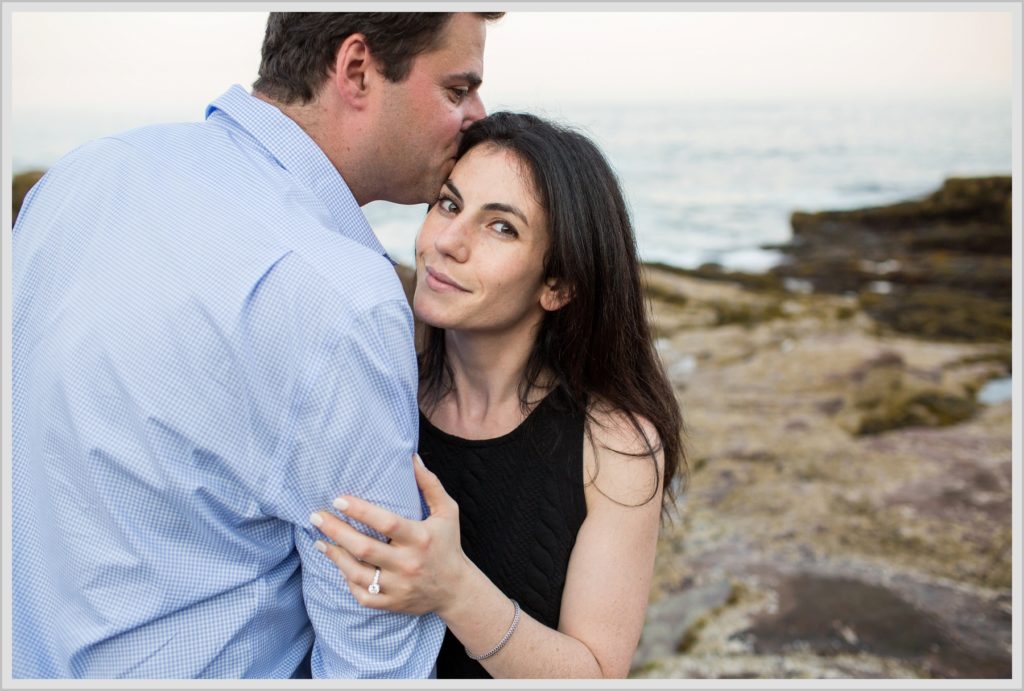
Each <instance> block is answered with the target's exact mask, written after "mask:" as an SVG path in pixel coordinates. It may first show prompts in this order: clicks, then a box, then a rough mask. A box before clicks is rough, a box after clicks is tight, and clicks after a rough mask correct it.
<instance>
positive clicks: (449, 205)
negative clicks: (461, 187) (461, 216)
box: [437, 197, 459, 214]
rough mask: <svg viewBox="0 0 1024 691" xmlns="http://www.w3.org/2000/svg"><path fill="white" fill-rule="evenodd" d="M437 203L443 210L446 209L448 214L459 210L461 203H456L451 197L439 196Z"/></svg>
mask: <svg viewBox="0 0 1024 691" xmlns="http://www.w3.org/2000/svg"><path fill="white" fill-rule="evenodd" d="M437 205H438V206H439V207H440V208H441V211H444V212H445V213H446V214H454V213H458V211H459V205H458V204H456V203H455V200H454V199H452V198H451V197H441V198H439V199H438V200H437Z"/></svg>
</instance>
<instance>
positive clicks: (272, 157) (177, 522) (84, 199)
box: [12, 13, 496, 678]
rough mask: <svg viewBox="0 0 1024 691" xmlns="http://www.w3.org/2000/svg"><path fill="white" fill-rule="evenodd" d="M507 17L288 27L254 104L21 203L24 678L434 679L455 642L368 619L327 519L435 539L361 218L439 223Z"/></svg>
mask: <svg viewBox="0 0 1024 691" xmlns="http://www.w3.org/2000/svg"><path fill="white" fill-rule="evenodd" d="M495 16H496V15H481V14H462V13H460V14H452V15H447V14H436V13H406V14H397V13H396V14H386V13H362V14H360V13H347V14H346V13H272V14H271V16H270V18H269V20H268V23H267V32H266V37H265V40H264V45H263V59H262V63H261V65H260V76H259V80H258V81H257V82H256V83H255V84H254V85H253V89H254V94H253V95H249V94H248V93H246V92H245V90H243V89H242V88H241V87H238V86H235V87H233V88H232V89H231V90H229V91H228V92H227V93H225V94H224V95H223V96H221V97H220V98H219V99H217V100H216V101H214V102H213V103H212V104H211V105H210V106H209V107H208V109H207V117H206V120H205V122H203V123H197V124H181V125H168V126H156V127H147V128H142V129H139V130H134V131H131V132H128V133H125V134H122V135H118V136H114V137H108V138H105V139H102V140H99V141H96V142H92V143H90V144H87V145H85V146H83V147H81V148H79V149H78V150H76V151H74V152H72V153H71V154H69V155H68V156H66V157H65V158H64V159H62V160H61V161H60V162H59V163H57V164H56V165H55V166H54V167H53V169H52V170H51V171H50V172H49V173H48V174H47V175H46V177H44V178H43V180H41V181H40V182H39V183H38V185H37V186H36V187H35V188H34V189H33V190H32V192H31V193H30V194H29V196H28V197H27V198H26V200H25V202H24V205H23V207H22V210H21V213H20V215H19V218H18V223H17V225H16V227H15V230H14V240H13V263H14V270H13V276H12V281H13V298H14V305H13V353H12V355H13V373H12V380H13V391H12V394H13V583H12V588H13V603H14V607H13V612H12V618H13V636H12V638H13V641H12V643H13V651H14V657H13V669H12V672H13V676H15V677H64V676H75V677H122V676H126V677H175V678H181V677H289V676H308V675H309V674H310V673H312V675H313V676H317V677H370V676H379V677H423V676H427V675H428V674H429V673H430V671H431V668H432V665H433V662H434V658H435V657H436V652H437V649H438V647H439V645H440V642H441V637H442V633H443V626H442V624H441V622H440V621H439V620H438V619H437V618H436V617H434V616H427V617H422V618H415V617H405V616H399V615H394V614H385V613H381V612H378V611H375V610H371V609H364V608H361V607H360V606H359V605H358V604H357V603H356V602H355V600H354V598H352V596H351V594H350V593H348V592H347V589H346V588H344V587H342V585H343V584H342V583H341V581H340V577H339V575H338V572H337V569H336V568H335V567H334V565H333V564H332V563H331V562H330V561H329V560H327V559H326V558H324V557H323V556H322V555H320V554H319V553H318V552H317V551H316V550H315V549H314V546H313V544H314V541H315V539H316V537H317V536H316V535H315V533H314V528H313V526H312V525H310V523H309V515H310V513H311V512H312V511H316V510H320V509H324V508H326V507H328V506H329V504H330V501H331V499H332V498H333V497H335V496H338V495H339V494H342V493H351V494H356V495H359V496H364V497H367V498H369V499H371V500H374V501H378V502H381V503H383V504H384V505H386V506H388V507H389V508H391V509H392V510H394V511H397V512H399V513H401V514H402V515H405V516H407V517H413V518H420V517H422V514H421V509H420V501H419V496H418V493H417V490H416V486H415V482H414V479H413V473H412V466H411V458H412V453H413V451H414V450H415V447H416V441H417V432H418V429H417V426H418V413H417V405H416V386H417V376H416V363H415V354H414V351H413V342H412V319H411V314H410V312H409V309H408V305H407V303H406V301H405V298H404V295H403V292H402V289H401V286H400V284H399V281H398V279H397V277H396V274H395V272H394V269H393V266H392V264H391V263H390V262H389V260H388V258H387V255H386V254H385V253H384V250H383V248H382V247H381V245H380V243H379V242H378V240H377V238H376V237H375V236H374V234H373V232H372V231H371V229H370V228H369V226H368V224H367V222H366V219H365V217H364V216H363V215H362V212H361V210H360V209H359V207H360V206H361V205H363V204H366V203H367V202H370V201H373V200H376V199H386V200H390V201H394V202H399V203H405V204H411V203H421V202H432V201H433V200H434V199H435V195H436V194H437V191H438V190H439V189H440V186H441V183H442V181H443V180H445V179H446V178H447V176H448V174H449V173H450V172H451V169H452V167H453V165H454V161H453V156H454V155H455V151H456V148H457V146H458V142H459V138H460V136H461V132H462V131H463V130H464V129H465V128H466V127H468V126H469V125H470V124H471V123H472V122H474V121H475V120H477V119H479V118H481V117H482V116H483V115H484V109H483V105H482V103H481V101H480V98H479V95H478V88H479V86H480V82H481V79H482V71H483V48H484V39H485V21H486V20H488V19H492V18H495ZM380 587H381V589H386V588H387V583H386V582H382V583H381V584H380Z"/></svg>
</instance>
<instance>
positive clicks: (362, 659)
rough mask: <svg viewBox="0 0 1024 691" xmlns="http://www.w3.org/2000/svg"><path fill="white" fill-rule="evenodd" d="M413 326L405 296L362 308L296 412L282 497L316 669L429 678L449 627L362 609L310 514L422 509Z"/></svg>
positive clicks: (411, 514) (338, 674)
mask: <svg viewBox="0 0 1024 691" xmlns="http://www.w3.org/2000/svg"><path fill="white" fill-rule="evenodd" d="M412 329H413V326H412V319H411V315H410V312H409V308H408V305H407V304H406V303H405V302H404V300H402V301H386V302H383V303H378V304H377V305H375V306H373V307H372V308H370V309H367V310H365V311H362V313H361V314H360V315H359V316H358V317H356V318H353V319H352V320H350V321H348V322H347V323H346V324H345V326H344V328H343V329H340V331H339V335H338V336H337V339H336V341H335V342H333V343H331V344H328V345H327V346H325V348H324V356H323V357H322V359H321V361H320V363H319V365H318V366H317V367H315V368H313V369H312V370H311V372H312V378H311V379H310V380H309V381H308V382H306V384H305V385H304V386H303V387H302V389H303V390H304V393H303V395H302V396H301V398H300V399H298V400H297V401H296V407H295V409H294V411H293V423H292V430H291V433H290V434H289V435H288V443H287V448H288V452H287V458H286V461H285V463H284V464H283V468H282V472H283V474H282V475H279V476H278V478H277V481H278V482H279V483H280V486H279V489H278V491H277V501H276V504H277V510H278V511H279V512H280V513H281V515H282V517H284V518H286V519H287V520H292V521H293V522H294V523H295V528H294V535H295V545H296V548H297V550H298V553H299V556H300V559H301V564H302V590H303V597H304V599H305V604H306V610H307V612H308V614H309V618H310V621H311V622H312V624H313V628H314V630H315V634H316V637H315V642H314V646H313V652H312V660H311V662H312V672H313V676H314V677H333V678H426V677H428V676H430V673H431V670H432V668H433V665H434V662H435V660H436V657H437V652H438V649H439V648H440V645H441V639H442V638H443V635H444V624H443V622H442V621H441V620H440V619H439V618H438V617H436V616H435V615H432V614H431V615H426V616H423V617H414V616H409V615H403V614H395V613H391V612H385V611H382V610H374V609H369V608H365V607H362V606H361V605H360V604H359V603H358V602H357V601H356V600H355V598H354V597H353V596H352V594H351V593H350V592H349V590H348V586H347V585H346V583H345V582H344V577H343V576H342V575H341V573H340V572H339V571H338V569H337V568H336V567H335V566H334V564H333V563H332V562H331V561H330V560H328V559H327V558H326V557H324V556H323V555H322V554H321V553H320V552H318V551H317V550H316V549H315V548H314V546H313V543H314V541H315V540H316V539H317V538H319V537H320V534H319V532H318V531H316V529H315V528H314V527H313V526H312V525H310V523H309V518H308V517H309V514H310V512H312V511H316V510H324V509H330V507H331V501H332V499H333V498H334V497H337V496H339V495H341V494H352V495H354V496H358V497H361V498H363V499H366V500H368V501H371V502H373V503H375V504H379V505H381V506H383V507H385V508H387V509H389V510H390V511H393V512H395V513H397V514H399V515H402V516H405V517H407V518H412V519H417V520H418V519H421V518H422V517H423V516H422V511H421V504H420V497H419V492H418V490H417V488H416V483H415V478H414V475H413V470H412V453H413V451H414V450H415V448H416V442H417V436H418V422H419V417H418V412H417V411H418V408H417V403H416V387H417V376H416V360H415V353H414V351H413V331H412ZM356 527H357V528H360V529H363V530H364V532H365V528H363V527H362V526H361V525H359V524H356Z"/></svg>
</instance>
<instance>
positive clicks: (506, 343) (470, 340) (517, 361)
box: [428, 329, 544, 439]
mask: <svg viewBox="0 0 1024 691" xmlns="http://www.w3.org/2000/svg"><path fill="white" fill-rule="evenodd" d="M535 337H536V330H535V329H531V330H529V331H525V332H521V333H519V334H508V333H503V334H500V335H499V334H482V333H479V332H472V333H468V332H460V331H454V330H449V331H446V332H445V354H446V357H447V360H448V365H449V367H451V372H452V377H453V381H452V384H453V386H452V390H451V391H450V392H449V393H448V394H447V395H445V396H444V398H442V399H441V400H440V401H439V402H438V405H437V406H436V407H435V408H434V410H432V411H430V412H429V413H428V417H429V419H430V421H431V423H432V424H434V425H435V426H437V427H439V428H441V429H443V430H444V431H445V432H448V433H450V434H454V435H457V436H460V437H463V438H466V439H490V438H494V437H498V436H502V435H504V434H507V433H508V432H511V431H512V430H513V429H515V428H516V427H517V426H519V424H520V423H521V422H522V421H523V419H524V417H525V416H526V414H528V413H529V410H527V411H524V410H523V406H522V402H521V400H520V391H521V384H522V382H523V380H524V378H525V376H526V366H527V363H528V362H529V358H530V352H531V350H532V348H533V343H534V340H535ZM541 379H542V381H541V382H538V384H541V385H543V383H544V382H543V377H542V378H541ZM528 397H529V398H533V397H536V398H537V401H532V400H531V403H536V402H539V400H540V398H542V397H543V394H542V393H536V392H535V391H530V392H528Z"/></svg>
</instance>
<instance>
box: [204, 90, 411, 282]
mask: <svg viewBox="0 0 1024 691" xmlns="http://www.w3.org/2000/svg"><path fill="white" fill-rule="evenodd" d="M218 116H226V117H227V118H229V119H230V120H233V121H234V122H235V124H237V125H238V127H240V128H242V129H243V130H245V131H246V132H248V133H249V135H250V136H252V138H253V139H254V140H255V141H256V143H257V144H259V145H260V146H262V147H263V148H264V149H266V151H267V152H268V153H269V154H270V155H271V156H273V157H274V158H275V159H277V161H278V163H280V164H281V167H283V168H284V169H285V170H287V171H288V172H290V173H292V174H293V175H295V177H296V178H297V179H298V180H299V182H301V183H302V184H304V185H305V186H307V187H308V188H309V189H310V190H311V191H312V192H313V193H314V194H315V195H316V196H317V198H318V199H320V201H322V202H323V203H324V205H325V206H326V207H327V209H328V210H329V211H330V213H331V216H333V217H334V221H335V224H336V226H337V228H336V229H337V230H338V232H340V233H341V234H342V235H345V236H346V237H349V238H351V239H352V240H355V241H356V242H358V243H360V244H362V245H365V246H366V247H368V248H369V249H371V250H373V251H374V252H377V253H378V254H382V255H384V256H385V257H387V259H388V260H389V261H391V263H392V264H395V263H396V262H395V261H394V260H393V259H391V257H389V256H388V254H387V252H385V251H384V247H383V246H382V245H381V244H380V240H379V239H377V236H376V235H375V234H374V232H373V229H372V228H370V224H369V223H368V222H367V220H366V216H365V215H363V211H362V209H360V208H359V204H357V203H356V200H355V197H353V196H352V191H351V190H350V189H349V187H348V185H347V184H345V180H344V179H343V178H342V177H341V175H340V174H339V173H338V170H337V169H336V168H335V167H334V165H333V164H332V163H331V162H330V160H329V159H328V158H327V156H326V154H324V152H323V151H322V150H321V149H320V147H319V146H317V144H316V142H314V141H313V140H312V139H311V138H310V137H309V135H308V134H306V133H305V132H304V131H303V129H302V128H301V127H299V125H298V124H297V123H296V122H295V121H294V120H292V119H291V118H290V117H288V116H287V115H285V114H284V113H282V112H281V111H280V109H278V108H277V107H275V106H273V105H271V104H269V103H267V102H266V101H263V100H260V99H258V98H256V97H255V96H251V95H250V94H249V93H248V92H247V91H246V90H245V89H243V88H242V87H241V86H239V85H238V84H235V85H234V86H232V87H231V88H230V89H228V90H227V91H226V92H225V93H224V94H223V95H221V96H220V97H219V98H217V99H216V100H214V101H213V102H212V103H210V105H208V106H207V107H206V119H208V120H209V119H210V118H217V117H218Z"/></svg>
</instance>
